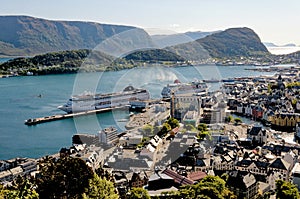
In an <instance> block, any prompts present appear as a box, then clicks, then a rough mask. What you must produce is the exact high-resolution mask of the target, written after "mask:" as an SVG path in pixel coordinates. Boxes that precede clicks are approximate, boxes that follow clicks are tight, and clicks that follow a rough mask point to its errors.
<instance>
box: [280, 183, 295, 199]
mask: <svg viewBox="0 0 300 199" xmlns="http://www.w3.org/2000/svg"><path fill="white" fill-rule="evenodd" d="M276 198H278V199H285V198H289V199H299V198H300V197H299V192H298V189H297V187H296V185H294V184H292V183H290V182H287V181H284V180H277V181H276Z"/></svg>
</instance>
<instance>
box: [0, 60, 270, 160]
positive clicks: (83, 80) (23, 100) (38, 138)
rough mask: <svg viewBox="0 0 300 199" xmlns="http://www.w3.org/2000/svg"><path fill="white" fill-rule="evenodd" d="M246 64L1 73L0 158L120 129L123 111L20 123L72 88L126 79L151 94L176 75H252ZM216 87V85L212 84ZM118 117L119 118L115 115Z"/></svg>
mask: <svg viewBox="0 0 300 199" xmlns="http://www.w3.org/2000/svg"><path fill="white" fill-rule="evenodd" d="M244 68H249V66H248V67H247V66H240V67H236V66H229V67H225V66H218V67H216V66H211V65H205V66H196V67H192V66H189V67H181V68H179V67H178V68H164V67H153V68H138V69H132V70H122V71H116V72H105V73H84V74H67V75H48V76H28V77H13V78H3V79H0V159H9V158H13V157H33V158H37V157H41V156H44V155H47V154H53V153H56V152H58V151H59V149H60V148H61V147H69V146H70V145H71V138H72V135H73V134H75V133H90V134H95V133H97V132H98V131H99V130H101V129H102V128H105V127H108V126H111V125H115V126H117V127H118V128H119V130H120V131H121V130H124V125H125V123H124V122H121V121H122V120H124V119H128V111H127V110H124V111H113V112H106V113H102V114H98V115H90V116H84V117H80V118H75V119H65V120H60V121H54V122H49V123H44V124H38V125H36V126H26V125H24V120H25V119H28V118H36V117H44V116H49V115H54V114H62V113H64V112H62V111H60V110H58V109H57V106H59V105H62V104H64V103H65V102H66V101H67V99H68V98H69V97H70V96H71V95H72V94H79V93H82V92H84V91H91V92H95V91H96V92H102V93H106V92H113V91H120V90H122V89H124V88H125V87H126V86H128V85H132V86H136V87H143V88H146V89H149V91H150V92H151V96H152V97H155V98H156V97H160V92H161V90H162V88H163V86H165V85H166V84H167V83H172V82H174V80H175V79H180V80H181V81H183V82H188V81H192V80H194V79H212V78H214V79H222V78H228V77H239V76H254V75H260V74H268V75H272V73H260V72H256V71H248V70H244ZM211 86H212V87H215V88H218V87H219V86H220V85H218V84H212V85H211ZM120 120H121V121H120Z"/></svg>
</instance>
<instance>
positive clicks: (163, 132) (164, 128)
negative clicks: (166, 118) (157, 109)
mask: <svg viewBox="0 0 300 199" xmlns="http://www.w3.org/2000/svg"><path fill="white" fill-rule="evenodd" d="M171 130H172V128H171V126H170V124H168V123H167V122H165V123H164V124H163V126H162V128H161V130H160V133H159V136H161V137H162V136H165V135H166V134H167V133H168V132H169V131H171Z"/></svg>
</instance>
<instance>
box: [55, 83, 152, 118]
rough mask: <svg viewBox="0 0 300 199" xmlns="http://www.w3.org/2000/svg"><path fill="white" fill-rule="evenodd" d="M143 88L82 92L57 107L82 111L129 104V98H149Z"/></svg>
mask: <svg viewBox="0 0 300 199" xmlns="http://www.w3.org/2000/svg"><path fill="white" fill-rule="evenodd" d="M149 99H150V94H149V92H148V91H147V90H145V89H139V88H134V87H133V86H128V87H126V88H125V89H124V90H123V91H122V92H116V93H107V94H86V93H85V94H82V95H74V96H72V97H71V98H70V99H69V100H68V102H67V103H66V104H64V105H62V106H59V107H58V108H59V109H61V110H63V111H65V112H67V113H75V112H84V111H91V110H97V109H105V108H115V107H122V106H126V105H129V101H130V100H149Z"/></svg>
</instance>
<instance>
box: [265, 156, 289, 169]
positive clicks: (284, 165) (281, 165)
mask: <svg viewBox="0 0 300 199" xmlns="http://www.w3.org/2000/svg"><path fill="white" fill-rule="evenodd" d="M269 167H271V168H276V169H282V170H288V169H289V168H290V163H288V162H287V161H285V160H284V159H281V158H277V159H276V160H274V161H273V162H272V163H271V164H270V166H269Z"/></svg>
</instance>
